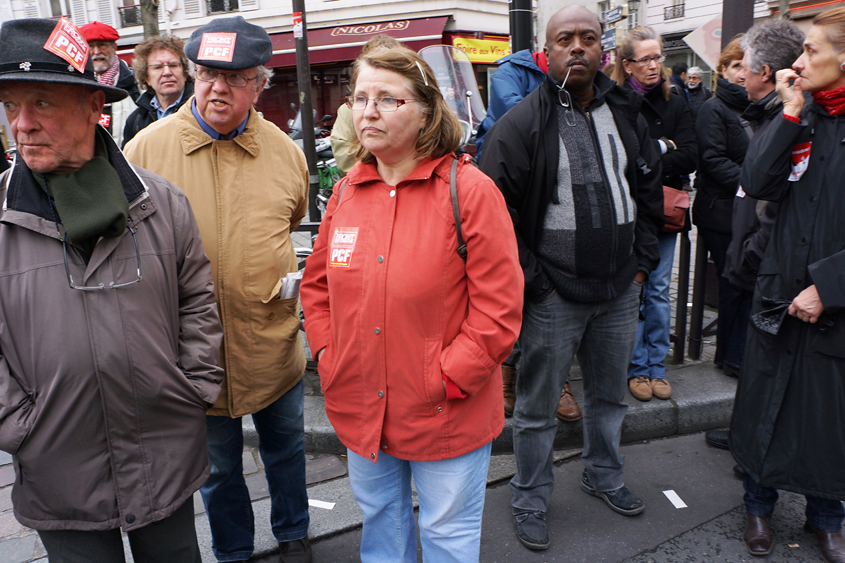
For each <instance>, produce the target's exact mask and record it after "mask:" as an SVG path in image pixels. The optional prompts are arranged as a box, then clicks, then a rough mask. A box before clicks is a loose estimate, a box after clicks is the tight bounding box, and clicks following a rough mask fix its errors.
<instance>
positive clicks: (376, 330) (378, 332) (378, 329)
mask: <svg viewBox="0 0 845 563" xmlns="http://www.w3.org/2000/svg"><path fill="white" fill-rule="evenodd" d="M373 332H375V333H376V334H381V329H380V328H378V327H376V329H375V330H374V331H373Z"/></svg>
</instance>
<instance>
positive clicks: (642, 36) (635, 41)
mask: <svg viewBox="0 0 845 563" xmlns="http://www.w3.org/2000/svg"><path fill="white" fill-rule="evenodd" d="M652 40H653V41H657V43H658V44H659V45H660V52H661V53H663V38H661V37H660V34H659V33H657V32H656V31H654V29H652V28H650V27H648V26H647V25H638V26H637V27H635V28H634V29H632V30H631V31H629V32H628V33H627V35H625V37H623V38H622V44H621V45H619V51H618V53H617V57H618V60H617V62H616V66H615V67H614V69H613V73H612V74H611V76H610V77H611V78H612V79H613V80H615V81H616V83H617V84H619V85H620V86H624V85H625V81H626V80H628V71H626V70H625V64H624V63H623V61H625V60H629V61H630V60H632V59H633V58H634V53H636V51H637V45H639V44H640V43H642V42H643V41H652ZM660 74H661V76H662V77H663V86H662V88H663V98H665V99H667V100H668V99H669V95H670V94H671V92H672V85H671V84H670V83H669V81H668V80H667V76H666V74H667V73H666V67H663V71H662V72H661V73H660Z"/></svg>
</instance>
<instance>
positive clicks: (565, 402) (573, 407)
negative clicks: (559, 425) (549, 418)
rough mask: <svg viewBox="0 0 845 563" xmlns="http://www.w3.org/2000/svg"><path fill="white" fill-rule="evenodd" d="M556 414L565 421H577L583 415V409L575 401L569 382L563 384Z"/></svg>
mask: <svg viewBox="0 0 845 563" xmlns="http://www.w3.org/2000/svg"><path fill="white" fill-rule="evenodd" d="M555 416H557V417H558V419H560V420H562V421H563V422H577V421H579V420H581V418H582V416H583V415H582V414H581V409H580V408H578V403H576V402H575V397H574V396H573V395H572V390H571V389H570V388H569V383H568V382H567V383H566V384H565V385H564V386H563V391H562V392H561V394H560V402H559V403H558V404H557V413H556V414H555Z"/></svg>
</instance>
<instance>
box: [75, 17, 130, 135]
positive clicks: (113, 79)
mask: <svg viewBox="0 0 845 563" xmlns="http://www.w3.org/2000/svg"><path fill="white" fill-rule="evenodd" d="M79 30H80V31H82V34H83V35H84V36H85V40H86V41H88V47H90V49H91V62H92V63H94V76H95V77H96V78H97V82H99V83H100V84H103V85H105V86H111V87H113V88H120V89H121V90H126V91H127V92H129V97H128V98H126V99H124V100H123V101H121V102H118V103H114V104H106V105H105V107H103V115H102V117H101V119H100V124H101V125H102V126H103V127H105V128H106V129H108V130H109V133H111V134H112V137H113V138H114V140H115V142H117V144H118V146H123V125H124V123H125V122H126V119H127V118H128V117H129V114H130V113H132V112H133V111H135V108H136V107H137V106H136V105H135V101H136V100H137V99H138V97H139V96H140V95H141V92H140V90H138V84H137V83H136V82H135V75H134V74H133V73H132V70H131V69H130V68H129V67H128V66H127V65H126V63H125V62H123V61H122V60H120V57H118V56H117V40H118V39H119V38H120V35H119V34H118V33H117V30H116V29H115V28H113V27H112V26H110V25H108V24H104V23H102V22H92V23H89V24H85V25H83V26H82V27H80V28H79Z"/></svg>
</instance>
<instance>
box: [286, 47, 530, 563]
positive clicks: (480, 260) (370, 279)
mask: <svg viewBox="0 0 845 563" xmlns="http://www.w3.org/2000/svg"><path fill="white" fill-rule="evenodd" d="M352 91H353V95H352V96H350V97H349V98H347V103H348V105H349V106H350V108H351V109H352V113H353V121H354V125H355V131H356V133H357V136H358V139H359V143H360V148H359V150H358V158H359V160H360V162H358V163H357V164H356V165H355V166H354V167H353V168H352V170H350V172H349V174H348V175H347V178H346V179H347V182H346V183H345V185H343V181H341V183H339V184H338V186H336V187H335V194H337V195H335V196H334V197H333V198H332V199H331V201H330V202H329V205H328V210H327V213H326V216H325V217H324V219H323V223H322V225H321V226H320V235H319V237H318V239H317V242H316V243H315V245H314V251H313V254H312V255H311V257H310V258H309V259H308V262H307V265H306V268H305V277H304V280H303V284H302V292H301V293H302V306H303V308H304V311H305V317H306V332H307V336H308V341H309V343H310V346H311V349H312V350H317V351H318V353H317V357H318V359H319V362H320V363H319V369H320V377H321V383H322V386H323V392H324V394H325V399H326V411H327V413H328V416H329V419H330V420H331V422H332V425H333V426H334V428H335V431H336V432H337V434H338V437H339V438H340V440H341V441H342V442H343V443H344V445H346V447H347V448H348V450H349V475H350V480H351V484H352V490H353V492H354V494H355V499H356V501H357V502H358V504H359V505H360V507H361V509H362V510H363V512H364V528H363V536H362V539H361V559H362V561H364V562H368V561H403V562H404V561H407V562H409V563H411V562H415V561H416V530H415V524H414V508H413V501H412V496H411V476H413V477H414V483H415V485H416V489H417V495H418V498H419V504H420V514H419V521H420V539H421V542H422V548H423V553H424V555H425V558H426V560H429V561H438V562H448V561H456V562H461V563H465V562H467V561H477V560H478V553H479V545H480V536H481V513H482V509H483V507H484V490H485V485H486V476H487V466H488V463H489V458H490V445H491V442H492V440H493V439H494V438H495V437H496V436H498V435H499V433H500V432H501V430H502V428H503V426H504V415H503V410H502V409H503V407H502V393H501V385H502V376H501V373H502V372H501V369H500V364H501V362H502V360H504V359H505V358H507V356H508V354H509V353H510V351H511V348H512V347H513V344H514V342H515V341H516V337H517V334H518V333H519V329H520V324H521V321H522V295H523V278H522V270H521V269H520V266H519V258H518V255H517V248H516V238H515V235H514V230H513V223H512V221H511V219H510V217H509V215H508V212H507V209H506V206H505V202H504V199H503V198H502V195H501V193H500V192H499V190H498V189H497V188H496V185H495V184H494V183H493V181H492V180H490V179H489V178H488V177H487V176H485V175H484V174H482V173H481V172H479V171H478V170H477V169H476V168H475V167H473V166H471V165H469V164H468V163H467V162H465V161H462V162H461V163H460V165H459V166H458V167H457V172H456V177H457V193H458V201H459V207H460V217H461V230H462V233H463V238H464V239H465V240H466V245H467V255H466V260H464V259H462V258H461V256H460V255H459V254H458V252H457V248H458V240H457V236H456V228H455V220H454V215H453V210H452V198H451V196H450V174H451V171H450V170H451V168H452V167H451V165H452V162H453V160H454V155H453V152H454V150H455V149H456V148H457V147H458V144H459V139H460V125H459V123H458V121H457V119H456V118H455V116H454V114H453V113H452V112H451V111H450V110H449V108H448V106H447V105H446V103H445V101H444V100H443V97H442V95H441V93H440V90H439V88H438V86H437V83H436V80H435V78H434V73H433V72H432V70H431V69H430V68H429V66H428V65H427V64H426V63H425V61H423V59H422V58H421V57H419V56H418V55H417V54H416V53H414V52H413V51H411V50H409V49H406V48H404V47H402V48H394V49H380V50H376V51H374V52H369V53H367V54H364V55H362V56H361V57H360V58H359V59H358V60H357V61H356V62H355V64H354V67H353V74H352ZM397 530H398V531H399V533H397V532H396V531H397Z"/></svg>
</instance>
